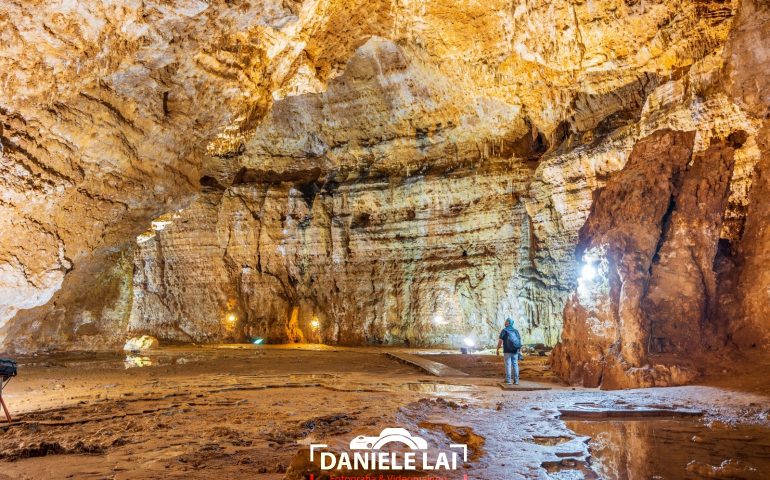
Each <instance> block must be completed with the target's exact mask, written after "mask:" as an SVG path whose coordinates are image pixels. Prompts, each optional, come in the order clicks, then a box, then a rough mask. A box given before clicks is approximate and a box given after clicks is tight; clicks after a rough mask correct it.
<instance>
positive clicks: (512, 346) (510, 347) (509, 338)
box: [497, 318, 521, 385]
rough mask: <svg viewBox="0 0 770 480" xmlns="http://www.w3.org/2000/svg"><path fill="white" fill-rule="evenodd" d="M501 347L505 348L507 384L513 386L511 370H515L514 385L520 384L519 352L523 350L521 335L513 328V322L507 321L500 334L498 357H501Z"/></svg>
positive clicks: (508, 319)
mask: <svg viewBox="0 0 770 480" xmlns="http://www.w3.org/2000/svg"><path fill="white" fill-rule="evenodd" d="M500 347H503V361H504V362H505V383H507V384H508V385H510V384H511V370H513V380H514V381H513V384H514V385H518V384H519V351H520V350H521V335H520V334H519V331H518V330H516V329H515V328H513V320H511V319H510V318H506V319H505V328H503V330H502V331H501V332H500V339H499V340H498V342H497V356H498V357H499V356H500Z"/></svg>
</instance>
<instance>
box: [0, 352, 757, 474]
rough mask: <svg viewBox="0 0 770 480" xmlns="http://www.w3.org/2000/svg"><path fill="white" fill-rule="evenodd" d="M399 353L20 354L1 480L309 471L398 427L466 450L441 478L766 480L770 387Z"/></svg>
mask: <svg viewBox="0 0 770 480" xmlns="http://www.w3.org/2000/svg"><path fill="white" fill-rule="evenodd" d="M388 351H393V350H392V349H379V348H342V347H339V348H338V347H327V346H317V345H315V346H314V345H305V346H296V345H292V346H265V347H256V346H248V345H247V346H242V345H223V346H218V347H169V348H162V349H158V350H153V351H152V352H149V353H145V354H142V355H128V356H126V355H123V354H121V355H118V354H113V353H89V354H86V353H80V354H75V353H72V354H63V353H62V354H51V355H38V356H30V357H23V358H19V365H20V368H19V376H18V377H17V378H14V379H13V380H12V381H11V382H10V384H9V386H8V388H7V390H6V391H5V394H4V397H5V399H6V402H7V403H8V405H9V407H10V409H11V412H12V413H13V414H14V419H13V420H14V421H13V423H12V424H11V425H8V424H6V423H2V424H0V430H2V431H3V433H2V436H0V478H13V479H16V478H20V479H25V478H28V479H52V478H78V479H80V478H88V479H90V478H94V479H96V478H99V479H102V478H115V479H137V478H185V479H191V478H192V479H195V478H207V479H212V478H237V477H239V476H243V475H248V478H255V479H299V478H305V475H304V472H305V471H306V469H308V468H310V467H309V463H308V461H307V458H308V450H307V449H308V446H309V445H310V444H312V443H319V442H321V443H324V444H328V445H329V447H330V448H332V449H333V450H341V449H345V448H347V445H348V442H349V441H350V440H351V439H352V438H354V437H356V436H358V435H377V434H378V433H379V432H380V431H381V430H382V429H384V428H389V427H400V428H406V429H407V430H409V431H410V432H411V433H413V434H414V435H418V436H420V437H422V438H424V439H426V440H427V441H428V443H429V445H431V447H430V448H431V449H434V448H436V449H438V448H444V447H447V446H448V445H449V444H451V443H465V444H467V445H468V448H469V461H468V462H467V463H466V464H465V465H464V468H461V469H460V470H459V471H457V472H452V473H450V474H448V475H445V476H442V477H440V478H448V479H452V478H458V479H461V478H464V476H465V475H467V478H468V479H495V480H499V479H516V478H557V479H579V478H608V479H612V478H618V479H622V478H631V479H634V478H768V477H770V413H769V411H770V392H769V391H768V390H767V389H766V388H765V385H759V386H754V387H756V388H754V387H752V389H751V390H752V391H746V389H743V390H742V389H739V388H733V387H732V386H730V385H726V384H725V381H724V379H714V380H713V381H709V380H708V379H706V381H705V384H704V385H696V386H687V387H671V388H652V389H642V390H626V391H614V392H605V391H599V390H593V389H583V388H572V387H567V386H564V385H561V384H559V383H557V382H556V381H555V379H554V377H553V376H552V375H551V374H550V372H549V371H548V368H547V366H546V365H547V358H546V357H527V358H526V359H525V360H524V361H523V362H522V385H523V386H528V387H543V388H549V389H548V390H537V391H503V390H502V389H500V388H499V386H498V382H499V380H500V378H502V362H501V360H500V359H498V358H496V357H494V356H491V355H483V354H479V355H456V354H451V353H448V352H443V353H442V352H440V351H425V350H422V351H421V350H416V349H412V350H410V352H411V353H416V354H422V355H424V356H426V357H427V358H431V359H433V360H435V361H440V362H441V363H445V364H447V365H450V366H452V367H453V368H457V369H459V370H462V371H464V372H466V373H468V376H467V377H452V378H449V377H442V378H438V377H433V376H428V375H427V374H425V373H424V372H422V371H420V370H418V369H417V368H415V367H413V366H410V365H405V364H402V363H399V362H397V361H395V360H393V359H391V358H390V357H388V356H387V355H385V353H386V352H388ZM562 412H564V415H562ZM569 412H572V413H571V414H570V413H569ZM575 412H587V413H586V416H583V415H577V416H575V414H574V413H575ZM624 412H625V413H624ZM639 412H642V413H643V414H644V415H647V416H644V417H640V415H641V414H642V413H639ZM661 412H662V413H661ZM698 412H702V415H698V416H684V415H686V414H693V413H698ZM677 414H681V415H682V416H678V415H677ZM570 415H572V416H570ZM608 417H610V418H608ZM418 475H422V476H423V478H425V476H426V475H427V473H425V472H422V473H419V474H418ZM315 478H319V477H318V476H317V475H316V477H315ZM372 478H378V477H372ZM383 478H388V477H387V476H385V477H383Z"/></svg>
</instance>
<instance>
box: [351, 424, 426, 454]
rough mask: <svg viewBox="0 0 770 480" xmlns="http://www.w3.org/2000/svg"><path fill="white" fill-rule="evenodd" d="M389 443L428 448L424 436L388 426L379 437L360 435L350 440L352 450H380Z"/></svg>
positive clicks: (421, 448)
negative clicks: (416, 435) (413, 434)
mask: <svg viewBox="0 0 770 480" xmlns="http://www.w3.org/2000/svg"><path fill="white" fill-rule="evenodd" d="M389 443H400V444H402V445H406V446H407V447H409V448H410V449H412V450H427V449H428V442H427V441H426V440H425V439H424V438H420V437H415V436H412V434H411V433H409V431H408V430H406V429H405V428H386V429H384V430H383V431H382V432H380V435H379V436H377V437H367V436H365V435H359V436H357V437H356V438H354V439H353V440H351V441H350V449H351V450H379V449H381V448H382V447H384V446H385V445H387V444H389Z"/></svg>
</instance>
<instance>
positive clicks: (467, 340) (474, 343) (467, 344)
mask: <svg viewBox="0 0 770 480" xmlns="http://www.w3.org/2000/svg"><path fill="white" fill-rule="evenodd" d="M463 343H465V345H466V346H468V347H472V346H474V345H476V342H474V341H473V339H471V338H468V337H465V339H464V340H463Z"/></svg>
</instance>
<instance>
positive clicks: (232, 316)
mask: <svg viewBox="0 0 770 480" xmlns="http://www.w3.org/2000/svg"><path fill="white" fill-rule="evenodd" d="M236 320H238V317H236V316H235V314H234V313H231V314H230V315H228V316H227V321H228V322H230V323H235V321H236Z"/></svg>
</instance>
